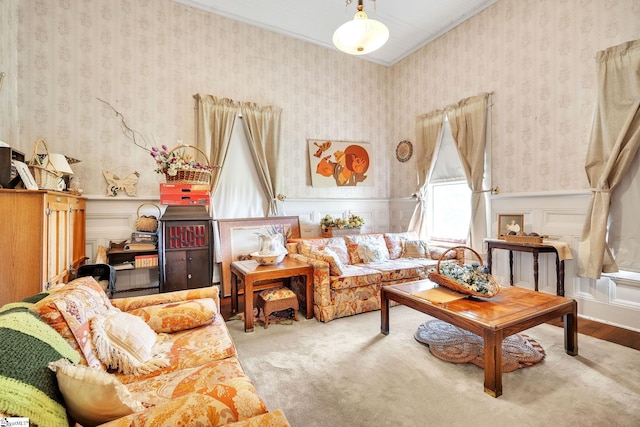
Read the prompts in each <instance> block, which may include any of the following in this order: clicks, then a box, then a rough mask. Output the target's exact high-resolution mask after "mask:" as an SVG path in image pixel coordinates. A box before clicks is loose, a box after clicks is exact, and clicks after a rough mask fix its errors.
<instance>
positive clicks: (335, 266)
mask: <svg viewBox="0 0 640 427" xmlns="http://www.w3.org/2000/svg"><path fill="white" fill-rule="evenodd" d="M311 255H312V256H313V257H314V258H316V259H319V260H322V261H325V262H327V263H329V272H330V274H331V275H332V276H342V274H343V271H344V265H343V264H342V262H341V261H340V257H339V256H338V254H336V253H335V252H334V251H332V250H331V249H329V248H324V249H312V250H311Z"/></svg>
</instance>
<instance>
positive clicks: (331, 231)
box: [322, 227, 362, 237]
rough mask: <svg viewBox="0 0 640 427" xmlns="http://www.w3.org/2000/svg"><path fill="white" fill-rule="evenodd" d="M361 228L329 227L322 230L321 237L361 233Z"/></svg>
mask: <svg viewBox="0 0 640 427" xmlns="http://www.w3.org/2000/svg"><path fill="white" fill-rule="evenodd" d="M361 233H362V229H361V228H333V227H329V228H328V229H327V230H324V229H323V230H322V237H337V236H349V235H352V234H361Z"/></svg>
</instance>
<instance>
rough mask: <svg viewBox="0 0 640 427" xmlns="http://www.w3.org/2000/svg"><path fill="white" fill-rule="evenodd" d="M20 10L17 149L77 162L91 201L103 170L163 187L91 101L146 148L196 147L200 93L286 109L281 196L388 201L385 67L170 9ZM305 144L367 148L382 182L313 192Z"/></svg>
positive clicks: (145, 186)
mask: <svg viewBox="0 0 640 427" xmlns="http://www.w3.org/2000/svg"><path fill="white" fill-rule="evenodd" d="M18 9H19V21H20V22H19V31H18V37H19V40H18V47H17V50H18V65H19V77H18V84H19V86H20V90H19V97H18V104H19V116H20V123H21V126H20V133H19V141H18V146H19V147H21V148H22V149H23V150H26V151H30V150H31V149H32V147H33V142H34V141H35V140H36V139H37V138H44V139H45V140H46V141H47V142H48V143H49V145H50V146H51V149H52V150H53V151H56V152H61V151H62V152H64V153H65V154H67V155H69V156H71V157H75V158H78V159H81V160H82V162H81V163H78V164H77V165H75V168H74V170H76V172H77V175H79V176H80V179H81V184H82V186H83V187H84V189H85V193H86V194H89V195H96V194H103V192H104V188H105V185H104V179H103V177H102V174H101V170H102V169H103V168H105V169H109V170H111V171H113V172H115V173H117V174H118V175H120V176H124V175H127V174H129V173H130V172H132V171H134V170H135V171H138V172H140V174H141V175H140V181H139V185H138V189H139V194H141V195H146V196H148V195H157V194H158V186H157V183H158V182H161V181H162V180H161V178H160V176H159V175H157V174H155V173H154V172H153V169H154V164H153V162H152V160H151V157H150V156H148V154H147V153H146V152H145V151H144V150H142V149H140V148H137V147H135V146H134V145H133V143H132V142H131V141H130V140H129V139H128V138H127V137H126V135H124V133H123V132H122V129H121V124H120V121H119V119H118V117H116V115H115V114H114V113H113V111H112V110H111V109H110V108H109V107H108V106H106V105H105V104H103V103H101V102H100V101H98V100H97V98H101V99H104V100H106V101H108V102H109V103H111V104H112V105H113V106H114V107H115V108H116V109H117V110H118V111H119V112H120V113H122V114H123V116H124V118H125V120H126V123H127V124H128V125H129V126H130V127H131V128H133V129H134V130H136V131H138V132H140V133H142V134H143V135H145V136H146V137H147V138H148V139H149V140H150V141H151V143H152V144H155V145H160V144H166V145H168V146H169V147H173V146H174V145H175V144H176V141H177V140H182V141H183V142H184V143H193V142H194V141H193V138H194V99H193V97H192V96H193V94H196V93H207V94H212V95H216V96H218V97H228V98H232V99H234V100H237V101H253V102H256V103H258V104H261V105H277V106H279V107H281V108H282V109H283V116H282V120H283V128H282V138H283V139H284V141H286V144H287V147H288V148H287V150H284V151H283V152H282V153H281V156H282V165H283V169H284V173H285V182H286V186H285V194H286V195H287V196H288V197H296V196H298V197H300V196H306V197H368V198H369V197H371V198H384V197H386V196H388V194H389V181H388V179H387V176H388V175H389V162H388V160H387V159H388V155H387V154H388V153H385V152H384V150H385V149H386V147H387V141H388V136H387V135H388V133H387V132H388V131H387V129H388V123H387V122H386V120H385V117H386V111H387V108H388V107H387V96H386V95H387V93H386V89H385V88H386V87H387V84H386V76H387V74H388V72H387V70H386V69H385V68H384V67H382V66H380V65H376V64H371V63H368V62H365V61H363V60H361V59H358V58H354V57H349V56H346V55H344V54H342V53H338V52H337V51H336V52H333V51H330V50H327V49H325V48H320V47H317V46H314V45H311V44H309V43H305V42H301V41H297V40H294V39H292V38H287V37H284V36H282V35H279V34H276V33H272V32H268V31H264V30H261V29H258V28H256V27H252V26H249V25H246V24H242V23H238V22H235V21H232V20H230V19H226V18H222V17H219V16H216V15H213V14H210V13H207V12H204V11H200V10H197V9H194V8H190V7H187V6H184V5H181V4H178V3H175V2H172V1H170V0H153V1H151V0H117V1H111V0H92V1H79V0H59V1H46V2H43V1H35V0H23V1H20V3H19V6H18ZM307 138H314V139H324V138H327V139H337V140H346V141H366V142H370V143H371V144H373V146H374V155H375V156H376V157H375V158H374V161H376V163H375V168H373V169H372V170H374V175H375V176H374V178H375V182H376V183H377V185H376V186H375V187H372V186H363V187H357V188H339V189H338V188H331V189H326V188H323V189H316V188H311V182H310V177H309V171H308V166H307V165H308V154H307V143H306V139H307ZM15 142H16V141H10V143H15ZM376 159H377V160H376Z"/></svg>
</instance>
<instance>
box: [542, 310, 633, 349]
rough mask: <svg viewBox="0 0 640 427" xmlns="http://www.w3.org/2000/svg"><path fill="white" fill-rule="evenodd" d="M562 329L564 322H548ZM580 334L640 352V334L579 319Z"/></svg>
mask: <svg viewBox="0 0 640 427" xmlns="http://www.w3.org/2000/svg"><path fill="white" fill-rule="evenodd" d="M547 323H548V324H550V325H554V326H559V327H562V320H560V319H558V320H554V321H549V322H547ZM578 333H580V334H585V335H589V336H592V337H594V338H599V339H601V340H605V341H609V342H613V343H616V344H620V345H623V346H625V347H630V348H633V349H636V350H640V332H635V331H630V330H629V329H624V328H620V327H617V326H612V325H607V324H606V323H600V322H596V321H593V320H588V319H583V318H581V317H578Z"/></svg>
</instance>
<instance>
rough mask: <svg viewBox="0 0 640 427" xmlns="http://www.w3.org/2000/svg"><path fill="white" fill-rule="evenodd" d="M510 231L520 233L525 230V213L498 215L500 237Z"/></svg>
mask: <svg viewBox="0 0 640 427" xmlns="http://www.w3.org/2000/svg"><path fill="white" fill-rule="evenodd" d="M510 231H514V232H516V233H520V232H521V231H524V215H520V214H506V215H498V237H504V235H505V234H508V233H509V232H510Z"/></svg>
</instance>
